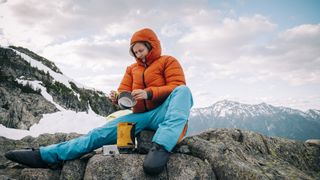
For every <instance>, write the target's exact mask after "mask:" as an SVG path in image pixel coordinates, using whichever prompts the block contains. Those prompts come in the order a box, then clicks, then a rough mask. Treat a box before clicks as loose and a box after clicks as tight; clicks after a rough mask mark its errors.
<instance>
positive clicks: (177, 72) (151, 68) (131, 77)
mask: <svg viewBox="0 0 320 180" xmlns="http://www.w3.org/2000/svg"><path fill="white" fill-rule="evenodd" d="M141 41H147V42H149V43H150V45H151V46H152V49H151V51H150V52H149V54H148V55H147V56H146V63H143V62H142V60H140V59H138V58H136V62H135V63H133V64H131V65H130V66H129V67H127V70H126V73H125V75H124V77H123V79H122V81H121V83H120V86H119V88H118V91H119V92H123V91H130V92H131V91H132V90H135V89H144V90H146V91H147V92H148V94H152V96H151V99H148V100H138V102H137V104H136V105H135V106H134V107H133V113H140V112H145V111H149V110H151V109H154V108H156V107H158V106H159V105H161V104H162V103H163V102H164V101H165V100H166V98H167V97H168V96H169V95H170V93H171V92H172V91H173V90H174V88H176V87H177V86H179V85H185V84H186V81H185V77H184V73H183V70H182V67H181V65H180V64H179V62H178V61H177V60H176V59H175V58H174V57H171V56H165V55H163V56H162V55H161V46H160V41H159V39H158V37H157V36H156V34H155V33H154V32H153V31H152V30H151V29H148V28H145V29H142V30H139V31H137V32H135V33H134V34H133V36H132V38H131V43H130V44H131V45H132V44H134V43H136V42H141Z"/></svg>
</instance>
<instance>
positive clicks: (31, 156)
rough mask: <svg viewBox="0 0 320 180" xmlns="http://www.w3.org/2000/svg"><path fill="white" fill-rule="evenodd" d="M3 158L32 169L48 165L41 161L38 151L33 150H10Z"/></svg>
mask: <svg viewBox="0 0 320 180" xmlns="http://www.w3.org/2000/svg"><path fill="white" fill-rule="evenodd" d="M5 157H6V158H7V159H9V160H11V161H14V162H17V163H20V164H23V165H26V166H29V167H32V168H46V167H48V164H47V163H46V162H44V161H43V160H42V158H41V155H40V151H39V150H34V149H22V150H11V151H8V152H6V153H5Z"/></svg>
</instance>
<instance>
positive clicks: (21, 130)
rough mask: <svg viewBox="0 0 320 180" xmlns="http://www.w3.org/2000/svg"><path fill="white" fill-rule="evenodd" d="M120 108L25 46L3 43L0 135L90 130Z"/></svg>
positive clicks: (34, 134)
mask: <svg viewBox="0 0 320 180" xmlns="http://www.w3.org/2000/svg"><path fill="white" fill-rule="evenodd" d="M115 110H116V107H115V106H114V105H112V103H111V101H110V100H109V99H108V98H107V97H106V96H105V94H104V93H103V92H101V91H96V90H94V89H91V88H88V87H85V86H83V85H81V84H79V83H77V82H75V81H73V80H72V79H71V78H69V77H67V76H65V75H64V74H63V73H62V72H61V71H60V70H59V68H58V67H57V66H56V65H55V64H54V63H53V62H51V61H49V60H47V59H45V58H44V57H41V56H39V55H37V54H35V53H33V52H32V51H30V50H28V49H25V48H22V47H15V46H9V47H0V136H5V137H9V138H15V139H19V138H22V137H23V136H25V135H33V136H37V135H39V134H41V133H54V132H77V133H86V132H88V131H89V130H91V129H92V128H94V127H97V126H100V125H102V124H104V123H105V118H104V117H105V116H107V115H108V114H110V113H112V112H114V111H115Z"/></svg>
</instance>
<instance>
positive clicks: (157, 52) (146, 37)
mask: <svg viewBox="0 0 320 180" xmlns="http://www.w3.org/2000/svg"><path fill="white" fill-rule="evenodd" d="M141 41H147V42H149V43H150V45H151V47H152V49H151V51H150V52H149V54H148V55H147V56H146V63H147V65H150V64H151V63H152V62H153V61H155V60H156V59H159V58H160V56H161V45H160V41H159V39H158V37H157V35H156V33H154V32H153V31H152V30H151V29H149V28H144V29H141V30H139V31H137V32H135V33H134V34H133V35H132V38H131V42H130V45H131V46H132V45H133V44H135V43H137V42H141ZM136 61H137V62H138V63H139V64H142V65H143V63H142V60H141V59H138V58H136Z"/></svg>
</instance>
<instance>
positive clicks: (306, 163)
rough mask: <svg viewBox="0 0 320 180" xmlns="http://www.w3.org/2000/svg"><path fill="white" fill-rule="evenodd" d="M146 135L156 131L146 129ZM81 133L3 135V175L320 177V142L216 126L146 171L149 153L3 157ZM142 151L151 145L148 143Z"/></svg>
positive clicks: (0, 142) (0, 168)
mask: <svg viewBox="0 0 320 180" xmlns="http://www.w3.org/2000/svg"><path fill="white" fill-rule="evenodd" d="M142 133H144V134H142V136H150V137H149V138H146V137H143V138H142V139H144V140H146V139H150V138H151V136H152V133H145V132H142ZM78 136H80V135H79V134H61V133H56V134H54V135H49V134H44V135H40V136H39V137H38V138H33V137H30V136H28V137H25V138H23V139H22V140H10V139H6V138H3V137H1V138H0V146H1V149H0V179H41V180H43V179H232V180H233V179H259V180H263V179H288V180H289V179H290V180H291V179H320V145H317V144H312V143H311V144H310V143H304V142H300V141H294V140H288V139H283V138H274V137H267V136H264V135H262V134H259V133H254V132H251V131H241V130H239V129H212V130H209V131H206V132H203V133H201V134H198V135H194V136H190V137H187V138H185V139H184V140H183V141H182V142H181V143H180V144H179V145H177V146H176V148H175V149H174V152H173V153H172V155H171V156H170V160H169V162H168V164H167V167H166V168H165V170H164V171H163V172H162V173H161V174H160V175H159V176H156V177H151V176H148V175H146V174H145V173H144V172H143V169H142V164H143V160H144V156H145V154H139V153H135V154H120V155H114V156H103V155H102V154H101V153H99V151H95V152H97V153H95V154H94V153H91V154H87V155H85V156H83V157H81V158H79V159H76V160H73V161H66V162H64V163H63V164H62V166H60V167H56V168H55V169H31V168H27V167H24V166H22V165H19V164H16V163H13V162H11V161H9V160H6V159H5V158H4V156H3V155H4V153H5V152H6V151H8V150H11V149H17V148H24V147H34V148H37V147H39V146H43V145H48V144H52V143H57V142H61V141H65V140H69V139H72V138H75V137H78ZM139 148H144V149H143V150H142V151H138V152H145V150H146V149H145V148H148V146H147V143H144V147H141V146H139Z"/></svg>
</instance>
